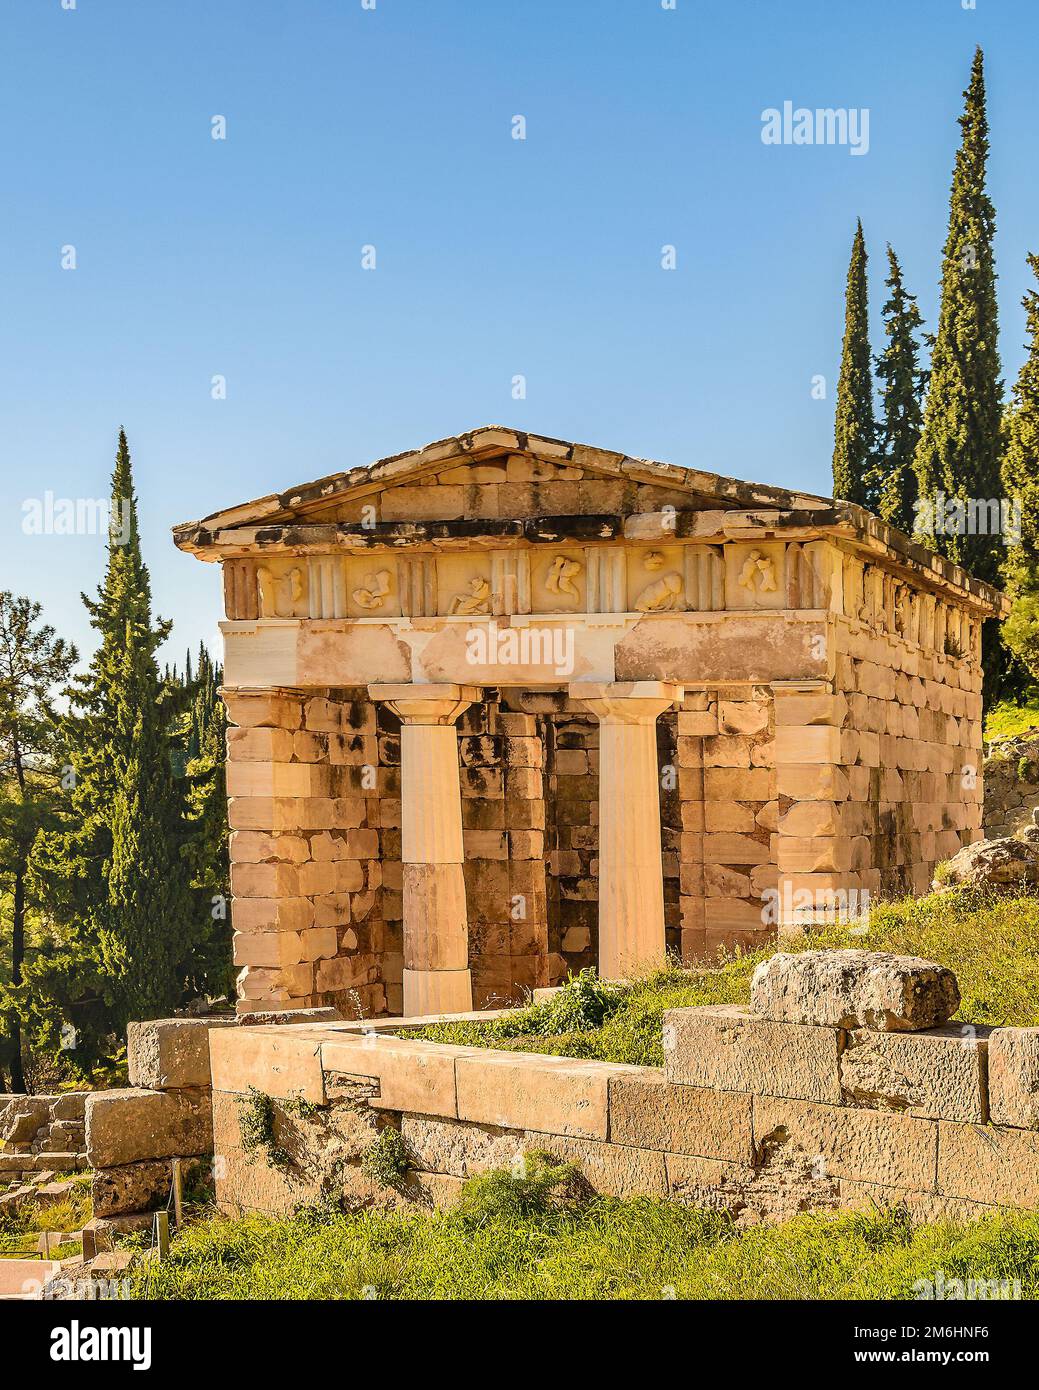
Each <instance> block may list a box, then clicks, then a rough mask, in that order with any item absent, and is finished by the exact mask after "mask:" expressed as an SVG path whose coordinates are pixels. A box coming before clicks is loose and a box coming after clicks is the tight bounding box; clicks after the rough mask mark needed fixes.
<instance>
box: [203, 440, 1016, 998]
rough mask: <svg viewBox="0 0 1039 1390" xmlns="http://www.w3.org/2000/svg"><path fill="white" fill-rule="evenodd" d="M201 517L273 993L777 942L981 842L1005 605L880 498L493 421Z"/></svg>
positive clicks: (493, 993) (438, 985)
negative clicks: (989, 646)
mask: <svg viewBox="0 0 1039 1390" xmlns="http://www.w3.org/2000/svg"><path fill="white" fill-rule="evenodd" d="M175 539H176V543H177V544H178V545H179V546H180V547H181V548H182V549H184V550H185V551H189V552H191V553H193V554H195V555H197V556H198V557H199V558H200V559H202V560H206V561H216V562H218V563H219V564H220V565H221V567H222V571H223V581H224V601H225V613H226V620H225V621H224V622H223V623H222V625H221V626H222V630H223V634H224V642H225V653H226V657H225V690H224V698H225V701H226V704H227V709H228V713H229V716H230V720H231V724H232V726H233V727H232V728H231V729H230V731H229V734H228V769H227V779H228V793H229V797H230V821H231V826H232V828H233V832H234V833H233V836H232V842H231V856H232V861H233V862H232V890H233V896H234V903H233V923H234V932H235V934H234V951H235V960H236V963H237V964H238V966H239V967H240V970H241V974H240V976H239V994H240V999H239V1004H238V1008H239V1010H240V1012H242V1013H243V1014H246V1015H248V1014H251V1013H254V1012H258V1011H266V1010H270V1009H272V1008H274V1009H276V1008H286V1009H287V1008H302V1007H314V1006H331V1007H334V1008H336V1009H338V1010H339V1011H340V1013H342V1014H343V1015H344V1016H350V1017H357V1016H364V1017H369V1018H371V1017H377V1016H380V1015H383V1014H387V1013H389V1014H400V1013H401V1012H402V1011H403V1012H404V1013H407V1014H416V1013H428V1012H443V1011H448V1012H458V1011H464V1010H468V1009H471V1008H477V1009H479V1008H486V1007H488V1006H489V1005H493V1004H496V1003H508V1002H518V1001H519V1000H520V999H522V998H523V997H524V996H525V995H526V993H527V992H529V991H530V990H531V989H534V988H538V987H545V986H551V985H553V984H556V983H558V982H559V981H561V980H563V979H565V978H566V976H567V974H568V973H569V972H573V971H577V970H580V969H582V968H583V967H585V966H590V965H595V966H597V967H598V969H599V971H600V974H601V975H603V976H605V977H615V976H621V975H627V974H631V973H632V972H634V971H636V970H638V969H639V968H641V967H643V966H645V965H647V964H655V963H658V962H660V961H661V960H662V959H663V958H664V955H665V953H666V952H668V951H670V952H671V953H673V954H674V955H678V956H680V957H681V959H682V960H683V961H685V962H688V963H691V962H695V961H701V960H705V959H714V958H716V956H717V954H718V952H719V951H723V950H724V951H732V950H735V949H757V948H760V947H761V946H762V945H763V944H765V943H766V942H767V941H769V940H770V939H773V938H774V937H775V936H776V935H777V934H778V935H779V936H780V937H781V938H782V937H783V936H784V934H786V933H798V932H801V931H803V930H804V929H805V928H806V927H811V926H813V925H815V924H817V923H818V922H819V921H824V922H825V921H827V920H832V917H833V915H834V914H835V913H837V914H840V913H844V914H847V915H856V914H857V912H858V911H860V910H861V906H862V903H863V902H864V897H865V895H868V894H877V893H881V892H889V891H892V892H911V893H918V894H923V893H926V892H927V891H928V888H929V885H930V882H931V877H932V873H933V871H934V867H935V865H936V864H937V863H938V862H939V861H942V860H945V859H948V858H950V857H951V856H953V855H955V854H956V853H957V852H958V851H959V850H960V849H961V848H962V847H963V846H965V845H969V844H970V843H972V842H973V841H974V840H977V839H979V838H980V836H981V828H980V827H981V814H982V786H981V780H982V779H981V750H982V740H981V680H982V676H981V666H980V642H981V624H982V622H983V620H984V619H986V618H989V617H992V616H1001V615H1002V614H1004V613H1005V611H1006V607H1007V605H1006V601H1005V600H1004V598H1003V597H1002V596H1001V595H1000V594H999V593H997V592H996V591H995V590H994V589H992V588H990V587H988V586H987V585H985V584H982V583H980V582H979V581H977V580H975V579H973V578H971V577H970V576H969V575H967V574H966V573H965V572H964V571H963V570H962V569H960V568H958V567H957V566H956V565H953V564H951V563H950V562H949V561H947V560H945V559H943V558H942V557H940V556H938V555H936V554H934V553H933V552H931V551H929V550H927V549H925V548H923V547H921V546H920V545H918V544H916V543H915V542H914V541H912V540H910V539H909V538H907V537H906V536H904V535H902V534H901V533H900V532H898V531H895V530H893V529H892V528H891V527H889V526H886V525H884V524H883V523H881V522H879V521H878V520H877V519H876V518H874V517H872V516H870V515H868V514H867V513H866V512H864V511H862V510H861V509H860V508H858V507H855V506H852V505H850V504H847V503H844V502H834V501H831V500H829V499H827V498H821V497H813V496H809V495H806V494H802V493H798V492H791V491H786V490H783V489H780V488H774V487H765V486H761V485H758V484H752V483H745V482H739V481H735V480H733V479H728V478H722V477H719V476H717V475H715V474H712V473H706V472H703V471H701V470H698V469H687V468H677V467H674V466H671V465H667V464H661V463H654V462H651V461H648V460H645V459H636V458H629V457H627V456H626V455H623V454H620V453H614V452H610V451H608V450H603V449H596V448H591V447H588V446H585V445H581V444H573V443H568V442H565V441H561V440H557V439H549V438H545V437H542V436H538V435H533V434H524V433H520V432H517V431H513V430H508V429H503V428H499V427H487V428H482V429H477V430H474V431H472V432H471V433H468V434H464V435H460V436H458V437H457V438H451V439H446V440H442V441H440V442H438V443H436V444H431V445H428V446H426V447H425V448H423V449H420V450H417V451H413V452H410V453H405V454H401V455H398V456H396V457H393V458H388V459H383V460H381V461H379V462H378V463H375V464H372V465H371V466H368V467H363V468H355V469H352V470H351V471H349V472H346V473H340V474H336V475H334V476H332V477H329V478H324V479H320V480H318V481H317V482H314V483H308V484H305V485H302V486H299V487H296V488H293V489H291V490H289V491H287V492H285V493H282V494H280V495H272V496H268V497H263V498H260V499H258V500H256V501H252V502H245V503H242V504H240V505H237V506H234V507H231V508H229V509H227V510H225V511H222V512H219V513H216V514H215V515H212V516H209V517H207V518H205V519H204V520H203V521H199V522H193V523H190V524H187V525H184V526H180V527H177V528H176V530H175Z"/></svg>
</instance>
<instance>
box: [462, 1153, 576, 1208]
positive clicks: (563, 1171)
mask: <svg viewBox="0 0 1039 1390" xmlns="http://www.w3.org/2000/svg"><path fill="white" fill-rule="evenodd" d="M588 1191H589V1189H588V1184H587V1183H586V1182H585V1180H584V1178H583V1177H582V1176H581V1173H580V1170H579V1169H577V1168H575V1167H574V1165H573V1164H572V1163H558V1162H557V1161H556V1160H555V1159H554V1158H552V1156H551V1154H547V1153H544V1152H542V1151H541V1150H540V1149H532V1150H530V1151H529V1152H528V1153H525V1154H524V1155H523V1157H522V1160H521V1162H520V1163H519V1164H518V1165H517V1168H516V1169H514V1170H512V1171H510V1170H508V1169H505V1168H491V1169H489V1170H488V1171H487V1172H486V1173H477V1174H476V1175H475V1176H474V1177H472V1178H470V1179H469V1181H468V1182H467V1183H466V1184H465V1186H464V1187H463V1189H462V1195H461V1197H460V1198H459V1201H458V1204H457V1206H456V1207H455V1209H454V1211H453V1212H452V1213H451V1216H452V1219H453V1220H454V1221H457V1222H460V1223H461V1224H462V1225H463V1226H468V1227H474V1228H475V1227H481V1226H489V1225H492V1224H494V1223H495V1222H505V1223H510V1222H515V1221H537V1220H539V1219H542V1218H544V1217H546V1216H549V1215H551V1214H553V1213H555V1212H558V1211H562V1210H567V1209H572V1208H575V1207H577V1206H578V1205H580V1203H581V1202H582V1201H583V1200H585V1199H586V1198H587V1195H588Z"/></svg>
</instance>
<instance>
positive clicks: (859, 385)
mask: <svg viewBox="0 0 1039 1390" xmlns="http://www.w3.org/2000/svg"><path fill="white" fill-rule="evenodd" d="M867 259H868V258H867V256H866V241H865V238H864V237H863V235H862V222H861V220H860V221H859V223H858V225H857V227H856V229H855V237H854V240H853V241H852V246H851V261H850V262H849V265H848V285H847V290H846V293H845V301H844V346H843V349H842V352H841V372H840V377H839V378H838V381H837V415H836V421H835V424H834V444H833V495H834V497H841V498H843V499H844V500H845V501H846V502H857V503H858V504H859V506H862V507H865V506H868V505H869V501H870V499H869V497H868V494H867V489H866V475H867V472H868V470H869V468H870V465H871V463H872V460H873V450H874V444H875V438H876V422H875V420H874V415H873V376H872V360H873V359H872V354H871V353H870V347H869V293H868V288H867V283H866V264H867Z"/></svg>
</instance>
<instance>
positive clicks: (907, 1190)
mask: <svg viewBox="0 0 1039 1390" xmlns="http://www.w3.org/2000/svg"><path fill="white" fill-rule="evenodd" d="M395 1026H396V1027H398V1028H400V1027H401V1026H402V1025H401V1024H400V1022H399V1021H397V1023H396V1024H395ZM665 1046H666V1059H667V1061H666V1066H665V1067H664V1068H663V1069H661V1070H657V1069H655V1068H648V1067H629V1066H620V1065H613V1064H606V1063H600V1062H589V1061H580V1060H575V1059H570V1058H563V1057H548V1056H542V1057H539V1056H536V1055H533V1054H530V1053H508V1052H495V1051H482V1050H474V1049H471V1048H458V1047H450V1046H447V1045H443V1044H436V1043H428V1042H423V1041H418V1040H415V1039H410V1038H408V1037H407V1036H406V1025H405V1035H402V1036H393V1035H390V1034H388V1033H384V1032H379V1031H376V1032H370V1033H368V1034H367V1035H365V1034H363V1033H362V1032H361V1031H360V1029H359V1027H358V1025H356V1024H349V1023H344V1024H338V1025H331V1026H320V1025H319V1026H314V1025H301V1026H294V1027H283V1028H277V1029H273V1030H258V1029H253V1028H250V1027H248V1026H246V1027H242V1028H238V1029H234V1030H222V1031H221V1032H220V1033H218V1034H214V1035H213V1038H212V1048H211V1051H212V1063H213V1088H214V1089H213V1115H214V1152H215V1153H216V1155H217V1157H218V1160H219V1162H218V1165H217V1196H218V1201H219V1203H220V1205H221V1207H222V1208H223V1209H224V1210H225V1211H227V1212H231V1213H239V1212H242V1211H246V1210H251V1209H256V1210H263V1211H269V1212H288V1211H291V1210H292V1209H293V1208H294V1207H296V1206H297V1205H300V1204H302V1203H308V1202H314V1201H319V1200H327V1199H328V1198H329V1197H330V1196H336V1197H340V1198H342V1199H344V1200H345V1201H346V1202H347V1203H348V1204H349V1205H355V1206H363V1205H368V1204H371V1203H373V1202H374V1203H382V1204H396V1203H398V1202H401V1201H415V1200H420V1201H424V1202H433V1203H436V1204H449V1203H450V1202H451V1201H452V1200H453V1198H454V1196H455V1195H456V1193H457V1191H458V1189H459V1187H460V1186H461V1183H462V1182H463V1181H464V1179H465V1178H466V1177H468V1176H469V1175H471V1174H472V1173H474V1172H476V1171H479V1170H481V1169H484V1168H488V1167H501V1166H506V1167H508V1166H511V1165H513V1164H514V1163H515V1162H516V1161H517V1160H518V1159H519V1158H520V1157H521V1156H522V1154H523V1153H524V1152H525V1151H527V1150H530V1149H543V1150H547V1151H548V1152H550V1153H552V1154H554V1155H555V1156H556V1157H558V1158H560V1159H566V1160H569V1161H572V1162H574V1163H576V1164H577V1165H578V1166H579V1167H580V1168H581V1170H582V1172H583V1173H584V1175H585V1177H586V1179H587V1180H588V1182H589V1183H590V1185H591V1186H592V1187H593V1188H594V1189H596V1190H597V1191H599V1192H603V1193H609V1194H613V1195H616V1196H621V1197H628V1196H634V1195H655V1196H671V1197H673V1198H677V1199H681V1200H687V1201H690V1202H693V1203H695V1204H697V1205H706V1206H711V1207H717V1208H722V1209H725V1210H728V1211H730V1212H732V1213H733V1214H734V1215H735V1216H736V1217H737V1218H738V1219H740V1220H745V1221H754V1220H761V1219H770V1218H775V1217H785V1216H789V1215H792V1214H794V1213H795V1212H796V1211H799V1210H806V1209H818V1210H834V1209H839V1208H846V1209H853V1208H856V1207H869V1206H872V1205H873V1204H874V1203H879V1204H881V1205H885V1204H894V1203H900V1202H904V1203H905V1204H906V1205H907V1206H908V1207H909V1209H910V1210H911V1211H912V1212H913V1214H914V1215H915V1216H917V1217H919V1218H920V1219H928V1220H933V1219H937V1218H939V1217H942V1216H955V1217H972V1216H977V1215H980V1214H982V1213H984V1212H987V1211H991V1210H994V1209H995V1208H997V1207H1003V1206H1005V1207H1017V1208H1028V1209H1032V1208H1036V1207H1039V1178H1037V1172H1039V1168H1037V1164H1036V1159H1037V1157H1039V1030H1037V1029H1013V1028H1007V1029H995V1030H988V1029H984V1028H973V1027H970V1026H965V1027H958V1026H946V1027H943V1028H935V1029H930V1030H926V1031H922V1032H912V1033H880V1032H873V1031H871V1030H869V1029H865V1028H857V1029H853V1030H845V1029H841V1028H831V1027H825V1026H819V1025H814V1024H799V1023H777V1022H774V1021H770V1020H766V1019H764V1018H760V1017H757V1016H756V1015H754V1014H753V1013H751V1011H750V1009H749V1008H742V1007H738V1006H729V1007H724V1008H705V1009H679V1010H674V1011H672V1012H671V1013H670V1014H669V1015H667V1018H666V1022H665ZM249 1087H256V1088H258V1089H260V1090H262V1091H264V1092H265V1093H266V1094H268V1095H270V1096H271V1097H272V1098H273V1099H274V1102H275V1105H276V1110H277V1116H278V1118H277V1138H278V1143H279V1145H282V1146H283V1147H285V1148H286V1149H288V1150H289V1151H290V1152H294V1153H296V1154H297V1155H298V1156H299V1162H297V1163H294V1164H289V1165H287V1166H280V1167H277V1168H271V1167H269V1165H267V1164H265V1163H264V1162H263V1160H262V1157H260V1156H257V1155H256V1154H255V1153H252V1154H250V1153H247V1152H246V1151H245V1149H244V1146H243V1143H242V1138H241V1130H240V1118H241V1109H242V1107H241V1105H240V1103H239V1102H240V1099H241V1097H243V1096H245V1095H246V1094H247V1093H248V1090H249ZM301 1097H302V1098H303V1099H305V1100H306V1101H307V1102H308V1103H309V1106H308V1113H307V1115H305V1116H303V1117H301V1116H300V1113H299V1112H300V1107H299V1106H298V1104H297V1102H298V1099H299V1098H301ZM311 1107H312V1108H311ZM386 1125H392V1126H393V1127H395V1128H399V1130H400V1132H401V1134H402V1136H403V1138H404V1139H405V1141H406V1144H407V1146H408V1149H409V1151H410V1155H411V1161H412V1163H413V1164H414V1168H413V1171H412V1172H411V1173H409V1175H408V1176H407V1178H406V1179H405V1180H404V1181H403V1182H402V1183H401V1185H400V1187H399V1188H398V1189H396V1190H393V1189H387V1188H379V1187H378V1186H377V1185H376V1184H373V1183H372V1182H370V1181H369V1180H368V1179H366V1178H365V1177H364V1175H363V1172H362V1169H361V1166H360V1165H361V1160H362V1158H363V1155H364V1152H365V1150H366V1148H367V1147H368V1146H369V1145H370V1143H371V1142H372V1139H373V1138H374V1136H375V1134H376V1133H377V1132H378V1130H379V1129H380V1128H382V1127H384V1126H386Z"/></svg>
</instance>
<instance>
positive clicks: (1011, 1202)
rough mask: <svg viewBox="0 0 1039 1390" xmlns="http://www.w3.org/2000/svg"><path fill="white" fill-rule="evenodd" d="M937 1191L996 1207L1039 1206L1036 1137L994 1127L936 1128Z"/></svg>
mask: <svg viewBox="0 0 1039 1390" xmlns="http://www.w3.org/2000/svg"><path fill="white" fill-rule="evenodd" d="M938 1190H939V1191H940V1192H942V1193H944V1194H945V1195H946V1196H950V1197H961V1198H963V1199H965V1200H967V1201H973V1200H975V1199H976V1198H978V1197H984V1198H985V1200H986V1201H987V1202H991V1203H993V1204H994V1205H995V1206H1008V1207H1028V1208H1035V1207H1039V1134H1036V1133H1035V1132H1034V1131H1031V1130H1026V1129H1003V1128H998V1127H997V1126H995V1125H957V1124H945V1123H940V1124H939V1125H938Z"/></svg>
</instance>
